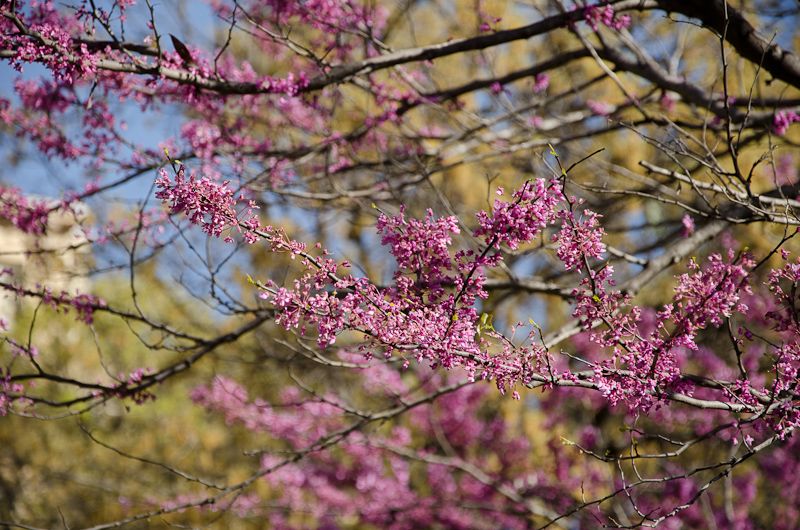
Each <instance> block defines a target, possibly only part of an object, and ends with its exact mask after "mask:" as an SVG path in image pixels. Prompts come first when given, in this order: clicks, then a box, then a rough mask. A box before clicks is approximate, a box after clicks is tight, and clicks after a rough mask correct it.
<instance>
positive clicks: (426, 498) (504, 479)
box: [192, 356, 572, 530]
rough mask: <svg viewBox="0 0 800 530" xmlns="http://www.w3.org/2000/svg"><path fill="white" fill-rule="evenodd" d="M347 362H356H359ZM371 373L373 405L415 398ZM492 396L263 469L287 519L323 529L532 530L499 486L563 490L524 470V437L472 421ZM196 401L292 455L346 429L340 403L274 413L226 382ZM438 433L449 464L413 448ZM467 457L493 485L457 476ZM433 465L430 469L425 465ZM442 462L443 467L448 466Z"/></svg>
mask: <svg viewBox="0 0 800 530" xmlns="http://www.w3.org/2000/svg"><path fill="white" fill-rule="evenodd" d="M346 357H348V356H346ZM349 357H350V358H351V359H352V360H353V361H354V362H358V361H357V357H355V356H349ZM361 362H363V360H362V361H361ZM364 367H365V369H368V370H369V371H370V379H372V378H373V377H374V378H375V379H377V380H381V381H385V383H386V385H387V386H384V387H375V388H373V389H372V392H373V393H371V395H374V396H376V400H375V401H376V402H379V401H380V400H381V398H382V397H383V396H384V395H389V394H394V395H398V396H399V395H406V394H407V393H408V391H409V388H408V386H407V385H406V384H405V383H403V380H402V379H401V378H400V374H398V373H397V372H396V371H395V370H393V369H392V368H390V367H388V366H386V365H381V364H373V365H372V366H369V365H368V364H366V363H365V364H364ZM439 382H440V378H438V377H436V378H434V379H433V381H429V382H428V383H426V384H425V385H424V388H425V389H427V390H433V389H435V388H436V383H439ZM439 384H441V383H439ZM374 392H377V393H374ZM485 393H486V387H483V386H478V385H471V386H467V387H465V388H462V389H461V390H459V391H457V392H454V393H450V394H445V395H443V396H441V397H440V398H438V399H437V401H436V403H435V404H426V405H421V406H419V407H416V408H414V409H412V410H411V411H410V412H409V420H408V421H407V422H406V424H399V423H396V424H390V426H389V427H388V428H385V429H381V431H379V432H376V431H371V430H366V429H365V430H363V431H361V430H357V431H355V432H352V433H351V434H349V435H348V436H347V437H346V438H345V439H343V440H341V441H340V442H339V443H338V444H337V446H336V451H335V452H333V451H313V452H311V453H310V454H309V455H308V456H307V457H305V458H303V459H302V460H299V461H297V462H290V463H286V462H285V461H284V457H283V456H282V455H281V452H279V451H277V452H275V453H274V454H273V453H268V454H266V455H265V456H263V457H262V460H261V467H262V469H263V470H271V472H269V473H268V474H266V475H265V477H264V479H263V480H265V481H266V482H267V483H268V484H270V485H271V486H273V487H275V491H276V494H277V498H275V499H274V502H277V503H279V504H280V505H282V506H285V507H286V508H287V511H288V512H293V511H298V510H302V511H303V512H306V513H307V514H308V515H310V516H311V517H313V518H314V519H315V520H316V521H317V522H318V524H319V525H327V526H329V527H332V528H333V527H338V526H339V524H341V521H344V520H350V521H358V522H359V523H360V524H365V525H370V526H374V527H378V528H389V529H394V530H406V529H408V530H410V529H412V528H430V527H446V528H453V529H464V530H466V529H469V528H475V526H476V524H480V525H481V526H484V521H485V523H486V526H489V525H498V524H499V525H502V527H503V528H509V529H520V530H521V529H523V528H525V527H526V522H525V518H524V517H518V516H515V515H513V513H510V512H512V511H513V510H509V509H508V508H511V507H513V506H514V505H515V504H514V502H513V501H510V500H509V499H508V498H507V497H505V496H503V495H502V494H500V493H498V491H497V487H498V485H503V486H505V487H509V486H510V484H511V482H510V479H511V477H512V476H518V475H515V473H516V474H518V473H521V472H526V473H529V474H530V477H531V480H532V481H535V482H536V483H537V484H540V486H541V487H545V485H547V487H553V488H558V487H559V485H558V481H557V479H554V478H553V477H548V475H547V474H546V473H544V472H540V471H538V470H536V469H535V468H534V467H532V466H529V465H528V464H525V462H530V459H528V458H525V455H526V454H527V452H528V451H529V450H530V447H529V444H528V442H527V440H526V439H525V438H524V437H521V436H518V435H514V434H512V431H511V429H510V428H509V426H508V425H507V424H506V422H505V420H504V419H503V416H502V415H501V414H499V413H498V414H491V415H487V414H484V415H479V414H475V411H476V410H477V409H478V408H479V407H480V405H481V403H483V402H484V400H485V397H486V396H485ZM192 399H193V400H194V401H195V403H197V404H199V405H201V406H203V407H205V408H206V409H208V410H209V411H212V412H216V413H218V414H221V415H222V416H223V417H224V418H225V421H226V422H228V423H231V424H233V423H236V424H240V425H242V426H244V427H245V428H246V429H248V430H250V431H253V432H255V433H266V434H267V435H268V436H270V437H271V438H273V439H274V440H276V441H277V442H279V443H280V444H282V447H284V448H285V449H288V450H289V451H303V450H305V449H306V448H308V447H311V446H313V445H314V444H315V443H317V442H318V441H319V440H323V439H325V437H326V436H329V435H330V434H331V433H333V432H336V431H337V430H339V429H342V428H344V427H346V426H347V425H348V422H349V420H348V417H347V414H346V412H345V409H344V408H343V405H342V406H339V405H338V403H339V400H338V399H337V397H336V396H334V395H327V394H326V395H321V396H319V398H316V397H313V396H304V395H303V394H302V393H300V392H299V391H298V389H296V388H292V389H287V390H285V391H283V392H282V395H281V398H280V400H279V402H278V403H277V404H276V405H273V404H271V403H269V402H267V401H265V400H263V399H260V398H255V399H251V398H250V397H249V396H248V393H247V392H246V391H245V389H244V388H242V387H241V386H240V385H239V384H238V383H236V382H234V381H232V380H230V379H227V378H222V377H217V378H215V379H214V380H213V381H212V382H211V384H210V385H208V386H202V387H198V388H196V389H194V391H193V392H192ZM285 405H291V407H288V408H287V407H286V406H285ZM434 433H437V434H436V436H438V438H436V439H439V440H446V443H447V445H448V448H449V449H450V451H452V453H451V455H450V456H449V457H445V455H443V454H441V452H440V451H437V450H436V448H435V447H425V448H419V449H416V448H414V440H415V439H431V438H429V437H431V436H434ZM417 451H418V453H417ZM409 452H410V453H409ZM408 454H412V455H413V454H418V455H419V459H420V460H419V462H418V463H417V464H416V468H417V472H418V473H414V472H413V470H414V466H415V464H414V463H413V462H414V460H413V459H409V458H408V456H407V455H408ZM468 454H475V455H477V458H475V459H471V460H470V462H471V464H470V465H472V466H473V467H474V468H477V469H486V471H483V473H484V474H486V476H489V477H490V478H491V480H492V482H491V483H486V481H484V482H481V481H480V480H478V479H477V478H475V477H474V476H472V475H470V474H466V473H458V472H455V471H456V470H457V469H458V468H457V467H453V466H451V465H447V463H448V462H453V464H454V465H457V464H458V463H459V462H461V456H462V455H468ZM426 458H428V459H431V461H430V462H425V460H424V459H426ZM435 459H441V463H436V460H435ZM564 486H565V487H566V486H567V485H566V484H565V485H564ZM570 486H572V484H570ZM432 492H435V493H434V494H431V493H432ZM471 502H475V503H480V504H481V506H483V507H485V508H486V509H490V510H491V511H489V512H488V513H487V514H486V515H484V514H483V512H484V510H481V511H477V512H476V511H474V510H471V509H470V508H469V507H466V508H464V507H462V506H463V505H464V504H469V503H471ZM504 508H505V509H504ZM263 510H264V508H263V507H262V506H261V503H257V502H256V503H253V504H252V505H251V506H250V510H249V514H250V515H253V516H258V515H264V514H265V512H264V511H263ZM504 512H509V513H504ZM282 513H283V511H282V510H270V511H269V515H270V524H271V525H272V526H273V527H275V528H294V527H295V526H294V525H293V524H292V523H291V521H290V520H289V519H288V518H284V516H282V515H281V514H282Z"/></svg>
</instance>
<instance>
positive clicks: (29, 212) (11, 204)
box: [0, 185, 52, 235]
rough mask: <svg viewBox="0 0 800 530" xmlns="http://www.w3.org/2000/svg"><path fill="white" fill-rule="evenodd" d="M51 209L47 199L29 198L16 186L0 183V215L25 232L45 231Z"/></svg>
mask: <svg viewBox="0 0 800 530" xmlns="http://www.w3.org/2000/svg"><path fill="white" fill-rule="evenodd" d="M51 209H52V205H51V204H48V202H47V201H44V200H33V199H30V198H28V197H26V196H25V195H24V194H22V193H21V192H20V190H18V189H17V188H11V187H8V186H3V185H0V217H2V218H3V219H5V220H7V221H8V222H10V223H11V224H13V225H14V226H16V227H17V228H19V229H20V230H22V231H23V232H25V233H27V234H33V235H42V234H44V233H45V231H46V230H47V219H48V217H49V215H50V211H51Z"/></svg>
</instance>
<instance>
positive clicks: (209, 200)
mask: <svg viewBox="0 0 800 530" xmlns="http://www.w3.org/2000/svg"><path fill="white" fill-rule="evenodd" d="M229 185H230V182H229V181H225V182H222V183H218V182H214V181H213V180H211V179H209V178H208V177H201V178H199V179H198V178H197V177H195V175H194V174H193V173H192V174H190V175H189V177H188V178H187V177H186V168H185V166H183V165H180V166H179V167H178V169H177V172H176V174H175V180H174V181H173V180H172V179H171V178H170V176H169V173H168V172H167V170H166V168H161V169H160V170H159V177H158V179H156V186H158V188H159V191H158V192H156V197H157V198H159V199H161V200H163V201H164V202H168V203H169V204H170V211H171V213H173V214H177V213H185V214H186V215H187V216H188V217H189V220H190V221H191V222H192V223H193V224H196V225H198V226H200V227H201V228H202V229H203V232H205V233H206V234H208V235H210V236H214V237H220V236H221V235H222V234H223V232H226V231H230V230H235V231H238V232H240V233H242V234H243V237H244V238H245V240H246V241H247V242H248V243H255V242H256V241H257V240H258V239H259V237H258V235H257V234H256V231H257V230H258V229H259V228H260V224H259V221H258V217H257V216H256V214H255V213H254V211H253V210H254V209H255V208H256V205H255V203H253V202H252V201H245V204H246V207H245V209H244V211H243V212H242V213H241V214H240V213H239V212H237V210H236V206H237V205H238V204H239V203H240V202H242V201H244V197H243V196H241V195H240V196H239V197H237V196H236V194H235V193H234V191H233V190H232V189H231V188H230V186H229ZM225 241H226V242H231V241H233V238H232V237H231V236H226V237H225Z"/></svg>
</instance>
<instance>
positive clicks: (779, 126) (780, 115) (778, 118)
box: [772, 110, 800, 136]
mask: <svg viewBox="0 0 800 530" xmlns="http://www.w3.org/2000/svg"><path fill="white" fill-rule="evenodd" d="M796 121H800V114H798V113H796V112H795V111H793V110H781V111H778V112H776V113H775V117H774V118H773V121H772V130H773V131H775V134H777V135H778V136H783V135H784V134H786V132H787V131H788V130H789V126H790V125H791V124H793V123H794V122H796Z"/></svg>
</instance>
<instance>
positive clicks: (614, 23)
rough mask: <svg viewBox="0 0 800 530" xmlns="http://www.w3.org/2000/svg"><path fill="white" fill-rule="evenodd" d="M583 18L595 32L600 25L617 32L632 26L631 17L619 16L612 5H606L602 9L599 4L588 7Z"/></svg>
mask: <svg viewBox="0 0 800 530" xmlns="http://www.w3.org/2000/svg"><path fill="white" fill-rule="evenodd" d="M583 18H584V20H585V21H586V23H587V24H588V25H589V27H590V28H592V29H593V30H594V31H597V29H598V27H599V24H603V25H604V26H607V27H609V28H611V29H615V30H617V31H619V30H622V29H625V28H628V27H630V25H631V17H630V15H621V16H617V15H616V13H615V12H614V7H613V6H612V5H611V4H606V5H604V6H602V7H601V5H599V4H596V5H591V6H586V7H585V8H584V10H583Z"/></svg>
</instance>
